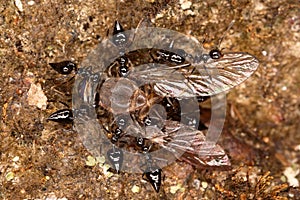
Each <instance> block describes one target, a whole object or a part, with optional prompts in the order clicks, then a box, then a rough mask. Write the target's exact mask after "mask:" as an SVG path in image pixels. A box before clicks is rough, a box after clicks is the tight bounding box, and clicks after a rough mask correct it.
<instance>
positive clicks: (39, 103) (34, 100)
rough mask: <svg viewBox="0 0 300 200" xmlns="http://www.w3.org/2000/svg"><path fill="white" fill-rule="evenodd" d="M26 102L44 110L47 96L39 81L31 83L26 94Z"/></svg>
mask: <svg viewBox="0 0 300 200" xmlns="http://www.w3.org/2000/svg"><path fill="white" fill-rule="evenodd" d="M27 101H28V104H29V105H31V106H36V107H38V108H39V109H42V110H45V109H46V106H47V97H46V95H45V94H44V92H43V90H42V86H41V84H40V83H37V84H34V83H32V84H31V86H30V89H29V91H28V94H27Z"/></svg>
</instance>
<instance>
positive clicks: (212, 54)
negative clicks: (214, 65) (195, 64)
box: [209, 49, 222, 59]
mask: <svg viewBox="0 0 300 200" xmlns="http://www.w3.org/2000/svg"><path fill="white" fill-rule="evenodd" d="M209 56H210V57H211V58H212V59H219V58H221V57H222V53H221V51H220V50H218V49H213V50H211V51H210V52H209Z"/></svg>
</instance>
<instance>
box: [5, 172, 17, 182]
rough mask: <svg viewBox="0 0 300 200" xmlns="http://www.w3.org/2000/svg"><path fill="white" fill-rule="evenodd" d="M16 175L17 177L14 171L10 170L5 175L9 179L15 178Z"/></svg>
mask: <svg viewBox="0 0 300 200" xmlns="http://www.w3.org/2000/svg"><path fill="white" fill-rule="evenodd" d="M14 177H15V174H14V173H13V172H8V173H7V174H6V176H5V178H6V180H7V181H11V180H13V179H14Z"/></svg>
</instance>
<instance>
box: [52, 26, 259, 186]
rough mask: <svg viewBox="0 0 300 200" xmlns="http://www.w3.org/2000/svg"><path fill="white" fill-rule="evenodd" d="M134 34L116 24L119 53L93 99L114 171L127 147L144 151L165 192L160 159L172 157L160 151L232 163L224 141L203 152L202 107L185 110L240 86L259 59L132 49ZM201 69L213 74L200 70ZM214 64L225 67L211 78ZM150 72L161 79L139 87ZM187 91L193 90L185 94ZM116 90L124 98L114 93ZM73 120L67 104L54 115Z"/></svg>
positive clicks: (61, 67) (194, 160) (147, 168)
mask: <svg viewBox="0 0 300 200" xmlns="http://www.w3.org/2000/svg"><path fill="white" fill-rule="evenodd" d="M131 39H132V38H130V36H128V34H126V32H125V30H124V29H123V27H122V25H121V24H120V23H119V22H118V21H116V22H115V24H114V28H113V33H112V39H111V43H112V44H113V45H114V46H115V47H116V48H117V49H118V50H119V57H118V58H117V59H115V60H114V62H112V63H111V64H110V65H109V66H108V67H107V68H106V69H105V70H104V71H103V74H105V79H104V80H103V79H102V80H101V81H98V82H99V83H98V86H97V89H96V92H95V96H93V97H92V98H93V102H94V103H93V109H95V112H96V114H97V119H98V122H99V124H100V125H101V127H102V128H103V130H105V131H104V132H105V136H106V137H107V138H108V139H109V140H110V142H111V145H112V148H110V149H108V150H107V151H106V155H105V156H106V157H107V158H108V160H109V162H110V164H111V166H112V168H113V169H114V171H115V172H116V173H120V172H121V171H122V167H123V166H124V165H125V164H124V156H126V155H124V150H125V149H126V150H127V151H132V150H133V151H136V152H139V153H140V154H141V155H143V156H142V158H143V162H141V164H140V165H139V166H140V168H141V170H142V173H143V178H145V179H146V180H147V181H149V182H150V183H151V185H152V186H153V188H154V190H155V191H156V192H159V190H160V188H161V184H162V177H163V176H162V168H161V167H160V166H159V165H158V164H157V163H158V162H160V161H161V160H164V159H165V158H158V157H153V156H152V155H151V152H153V151H156V150H158V149H163V150H165V152H168V153H169V154H175V157H176V159H180V160H182V161H185V162H188V163H189V164H191V165H193V166H195V167H203V166H214V167H219V166H229V165H230V161H229V158H228V156H227V155H226V153H225V152H224V150H223V149H222V148H221V147H220V146H219V145H215V146H214V147H213V148H211V150H210V154H208V155H202V154H200V153H199V152H200V148H201V146H202V144H203V142H204V141H205V134H204V132H205V130H206V129H207V127H206V126H205V125H204V124H203V123H201V122H195V121H197V120H196V119H197V118H198V117H199V116H197V112H195V111H194V110H191V111H190V112H189V113H182V109H181V107H182V105H188V104H189V101H188V99H189V98H190V97H194V98H197V99H198V101H199V102H201V101H205V100H207V99H209V97H210V96H212V95H216V94H217V93H220V92H223V91H225V90H229V89H230V88H232V87H234V86H236V85H238V84H240V83H241V82H243V81H244V80H246V79H247V78H248V77H249V76H250V75H251V74H252V73H253V72H254V71H255V70H256V68H257V67H258V64H259V63H258V61H257V59H256V58H255V57H253V56H252V55H250V54H247V53H243V52H233V53H223V52H221V51H220V50H219V49H218V48H215V49H213V50H211V51H209V52H208V53H204V52H201V53H199V54H198V55H196V56H192V55H190V54H188V53H187V52H185V50H184V49H176V48H174V42H176V41H170V42H169V45H168V47H167V48H166V49H160V48H155V47H153V48H143V49H140V50H137V51H131V52H126V47H127V45H129V43H130V40H131ZM149 39H150V38H149ZM149 63H150V64H149ZM143 64H147V67H144V68H142V70H141V69H139V71H137V72H136V71H135V70H136V66H140V65H143ZM156 64H163V67H160V66H158V65H156ZM50 66H51V67H52V68H53V69H54V70H56V71H57V72H58V73H60V74H63V75H71V74H72V73H73V72H74V71H75V74H77V75H79V74H83V73H85V74H87V75H88V76H91V73H90V72H88V71H89V69H88V68H82V67H80V68H78V67H77V65H76V64H75V63H74V62H71V61H62V62H58V63H50ZM200 68H201V70H202V71H205V72H207V73H206V74H205V73H202V74H201V73H199V69H200ZM212 69H218V70H219V76H217V77H212V76H210V72H211V70H212ZM175 71H176V73H179V74H181V77H184V78H185V80H184V81H185V82H184V84H182V83H183V81H182V80H181V79H180V80H179V79H176V78H177V76H175V75H174V74H175V73H174V72H175ZM133 72H135V73H133ZM145 77H147V78H149V79H151V80H154V81H153V82H151V83H146V84H143V85H142V86H139V85H140V84H137V83H138V82H139V81H140V80H141V79H143V78H145ZM98 78H99V77H95V80H98ZM214 85H217V86H218V87H213V86H214ZM83 87H84V86H83ZM186 88H190V89H191V91H192V92H193V93H189V92H187V93H184V92H183V91H186ZM216 88H218V89H219V90H218V91H217V90H216ZM220 88H221V89H220ZM113 95H114V96H116V95H117V97H116V98H112V96H113ZM118 95H119V97H118ZM126 95H127V96H126ZM124 96H125V97H126V98H125V100H126V101H124ZM128 99H129V100H130V101H127V100H128ZM125 113H129V115H127V114H125ZM74 118H76V115H75V114H74V110H71V109H62V110H58V111H56V112H55V113H53V114H51V115H50V116H49V118H48V120H51V121H55V122H59V123H73V122H74ZM178 152H180V153H178ZM169 154H168V155H169ZM176 154H177V155H176Z"/></svg>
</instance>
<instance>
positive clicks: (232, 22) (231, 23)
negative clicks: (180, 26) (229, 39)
mask: <svg viewBox="0 0 300 200" xmlns="http://www.w3.org/2000/svg"><path fill="white" fill-rule="evenodd" d="M234 23H235V20H232V21H231V22H230V24H229V26H228V27H227V29H226V31H225V32H224V34H223V36H222V37H221V38H220V40H219V43H218V46H217V48H216V49H219V47H220V46H221V43H222V41H223V39H224V38H225V36H226V35H227V33H228V31H229V30H230V29H231V27H232V26H233V24H234Z"/></svg>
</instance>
